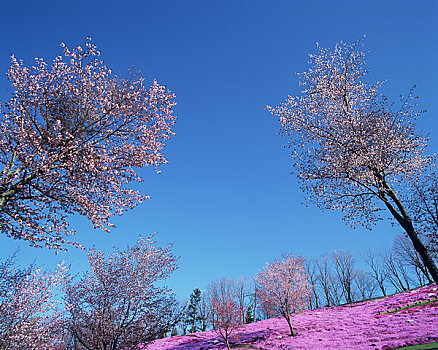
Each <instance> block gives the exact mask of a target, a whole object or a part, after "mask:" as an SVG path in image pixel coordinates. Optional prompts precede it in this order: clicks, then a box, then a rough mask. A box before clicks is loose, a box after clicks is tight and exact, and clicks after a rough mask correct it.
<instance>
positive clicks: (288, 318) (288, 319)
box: [285, 315, 297, 337]
mask: <svg viewBox="0 0 438 350" xmlns="http://www.w3.org/2000/svg"><path fill="white" fill-rule="evenodd" d="M285 319H286V321H287V324H288V326H289V330H290V335H291V336H292V337H295V336H296V335H297V333H295V331H294V329H293V327H292V322H291V321H290V315H288V316H287V317H285Z"/></svg>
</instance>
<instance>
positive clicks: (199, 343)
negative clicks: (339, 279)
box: [144, 284, 438, 350]
mask: <svg viewBox="0 0 438 350" xmlns="http://www.w3.org/2000/svg"><path fill="white" fill-rule="evenodd" d="M436 297H438V288H437V286H436V284H431V285H427V286H424V287H420V288H417V289H414V290H411V291H408V292H405V293H401V294H397V295H393V296H389V297H386V298H383V299H376V300H371V301H365V302H360V303H356V304H350V305H342V306H336V307H330V308H328V307H327V308H321V309H317V310H310V311H306V312H303V313H300V314H297V315H295V316H293V317H292V324H293V326H294V328H295V329H296V331H297V333H298V336H296V337H289V336H288V331H289V329H288V325H287V323H286V321H285V320H284V319H282V318H272V319H269V320H264V321H260V322H255V323H251V324H248V325H245V326H243V327H242V328H241V329H240V330H239V331H237V332H236V334H235V336H234V339H232V341H231V344H248V345H252V346H253V347H254V348H258V349H263V350H285V349H315V350H317V349H330V350H336V349H342V350H346V349H358V350H365V349H370V350H371V349H376V350H384V349H393V348H397V347H401V346H406V345H414V344H424V343H428V342H432V341H438V302H433V303H430V304H427V305H418V306H414V307H411V308H408V309H404V310H400V311H397V312H394V313H386V314H380V313H381V312H383V311H389V310H393V309H395V308H398V307H403V306H406V305H409V304H413V303H415V302H418V301H426V300H429V299H433V298H436ZM224 348H225V346H224V345H223V343H222V342H220V341H219V338H217V335H216V334H215V333H214V332H212V331H208V332H202V333H195V334H189V335H185V336H175V337H171V338H165V339H160V340H156V341H154V342H153V343H152V344H150V345H149V346H148V347H147V349H148V350H183V349H187V350H195V349H199V350H217V349H224ZM144 349H146V348H144Z"/></svg>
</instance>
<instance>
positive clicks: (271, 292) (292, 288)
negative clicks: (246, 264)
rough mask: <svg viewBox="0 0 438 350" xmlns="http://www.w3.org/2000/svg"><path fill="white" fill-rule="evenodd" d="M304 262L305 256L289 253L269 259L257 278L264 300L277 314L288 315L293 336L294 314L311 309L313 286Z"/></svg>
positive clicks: (259, 293) (261, 297)
mask: <svg viewBox="0 0 438 350" xmlns="http://www.w3.org/2000/svg"><path fill="white" fill-rule="evenodd" d="M303 264H304V259H303V258H302V257H300V256H298V257H296V258H295V257H293V256H291V255H285V256H284V257H283V259H282V260H276V261H274V262H272V263H271V264H269V263H267V264H266V266H265V267H264V268H263V269H262V270H261V271H260V272H259V274H258V275H257V277H256V278H255V280H256V282H257V284H258V286H257V293H258V295H259V298H260V299H261V300H262V303H265V304H268V305H269V308H270V309H271V310H273V311H274V312H275V315H277V316H283V317H284V318H285V319H286V321H287V323H288V325H289V328H290V334H291V335H292V336H295V335H296V333H295V331H294V330H293V327H292V324H291V320H290V318H291V315H292V314H294V313H298V312H301V311H303V310H305V309H307V307H308V303H309V300H310V292H311V288H312V286H310V285H309V283H308V276H307V274H306V273H305V269H304V266H303Z"/></svg>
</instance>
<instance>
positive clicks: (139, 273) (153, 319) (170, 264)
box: [65, 236, 179, 350]
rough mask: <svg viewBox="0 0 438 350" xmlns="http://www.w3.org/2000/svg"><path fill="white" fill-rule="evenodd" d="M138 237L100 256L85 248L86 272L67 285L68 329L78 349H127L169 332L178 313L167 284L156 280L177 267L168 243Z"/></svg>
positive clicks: (166, 275) (176, 319)
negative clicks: (89, 268) (110, 252)
mask: <svg viewBox="0 0 438 350" xmlns="http://www.w3.org/2000/svg"><path fill="white" fill-rule="evenodd" d="M155 243H156V242H153V241H152V236H150V237H149V238H147V239H144V238H140V239H139V240H138V242H137V243H136V244H135V245H134V246H132V247H129V246H128V247H127V248H126V249H125V250H122V251H120V250H118V249H116V248H114V252H113V253H112V254H111V255H110V256H108V257H107V258H106V257H105V254H104V253H103V252H100V251H98V250H96V249H95V248H93V249H92V250H90V251H89V252H88V260H89V262H90V266H91V271H90V272H88V273H86V274H85V275H84V276H83V277H82V278H80V279H79V280H78V281H71V282H70V283H69V285H68V287H67V289H66V300H65V302H66V305H67V310H68V313H69V319H70V332H71V333H72V335H73V336H74V338H75V341H76V342H77V343H78V344H80V348H85V349H94V350H116V349H120V348H125V349H132V348H134V347H135V346H136V345H137V344H139V343H143V342H148V341H151V340H153V339H156V338H157V336H159V335H161V334H163V333H165V332H167V331H170V330H171V329H172V328H173V326H174V324H175V323H177V322H178V320H179V317H178V316H179V315H175V314H174V313H175V310H178V309H179V307H177V305H176V302H175V300H174V298H173V297H172V296H171V295H169V290H168V289H167V288H166V287H157V286H156V285H155V284H156V283H157V282H159V281H162V280H164V279H166V278H167V277H168V276H169V275H170V273H172V272H173V271H174V270H175V269H176V268H177V258H176V257H175V256H174V255H173V254H172V253H171V251H170V246H168V247H167V248H159V247H156V246H155Z"/></svg>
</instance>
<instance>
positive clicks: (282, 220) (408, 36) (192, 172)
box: [0, 0, 438, 298]
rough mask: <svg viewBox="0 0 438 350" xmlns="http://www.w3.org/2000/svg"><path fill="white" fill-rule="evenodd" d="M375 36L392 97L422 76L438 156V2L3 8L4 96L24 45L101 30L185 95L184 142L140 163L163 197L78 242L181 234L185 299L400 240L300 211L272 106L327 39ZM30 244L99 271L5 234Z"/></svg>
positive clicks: (180, 111)
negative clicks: (218, 285) (157, 166)
mask: <svg viewBox="0 0 438 350" xmlns="http://www.w3.org/2000/svg"><path fill="white" fill-rule="evenodd" d="M363 35H366V37H367V39H366V44H367V49H368V50H370V54H369V56H368V63H369V68H370V69H371V70H372V72H373V73H372V78H373V79H376V80H384V79H387V81H388V82H387V84H386V88H385V89H386V90H385V91H386V92H387V94H388V95H389V96H391V97H398V95H400V94H406V93H407V92H408V91H409V88H410V87H411V86H412V85H414V84H416V85H417V94H418V95H419V96H420V98H421V99H420V103H421V107H422V108H424V109H426V110H427V111H428V112H427V113H426V114H425V115H423V117H422V119H421V121H420V128H421V129H422V130H423V131H425V132H428V133H430V138H431V143H430V145H431V147H430V152H436V151H438V121H437V115H438V79H437V78H438V68H437V67H438V65H437V62H438V2H437V1H432V0H431V1H416V2H413V1H400V0H398V1H381V0H378V1H292V0H289V1H276V0H271V1H268V0H266V1H256V0H248V1H242V0H231V1H210V0H199V1H192V0H174V1H149V0H141V1H124V2H123V5H122V2H121V1H90V0H88V1H82V0H75V1H44V0H43V1H27V0H26V1H15V2H13V1H4V2H3V3H2V5H1V11H0V72H1V78H0V100H3V101H4V100H6V99H7V97H8V94H9V92H10V91H11V90H10V87H9V84H8V82H7V80H6V78H5V76H4V73H5V72H6V71H7V69H8V67H9V62H10V61H9V55H10V54H11V53H14V54H15V55H16V56H17V57H19V58H22V59H24V60H25V62H26V63H27V64H28V65H31V64H32V63H33V58H34V57H42V58H45V59H46V60H51V59H52V58H53V57H54V56H55V55H58V54H60V53H61V48H60V47H59V43H60V42H61V41H63V42H65V43H66V44H67V45H69V46H76V45H79V44H81V43H83V41H84V40H85V37H86V36H91V37H92V38H93V41H94V42H95V43H96V44H97V45H98V48H99V49H100V50H101V51H102V53H103V54H102V58H103V59H104V61H105V62H106V63H107V65H109V66H110V67H111V68H113V70H114V71H115V72H116V73H118V74H121V75H123V74H125V73H126V72H127V69H128V67H129V66H130V65H131V64H134V65H135V66H137V67H138V68H139V69H140V70H141V71H142V73H143V75H144V76H145V77H146V80H147V81H152V79H153V78H157V79H158V81H159V82H160V83H163V84H166V85H167V86H168V87H169V88H170V89H171V90H173V91H174V92H175V93H176V94H177V101H178V106H177V107H176V109H175V114H176V115H177V116H178V118H179V119H178V123H177V125H176V128H175V131H176V136H175V137H174V138H173V139H172V140H171V141H170V142H169V143H168V146H167V149H166V150H165V154H166V155H167V157H168V160H169V162H170V164H169V165H166V166H163V167H162V169H161V170H162V174H161V175H157V174H155V173H154V172H153V171H151V169H145V170H142V171H140V174H141V175H143V176H144V179H145V183H143V184H142V185H141V190H142V192H143V193H145V194H149V195H151V196H152V199H150V200H148V201H147V202H145V203H144V204H142V205H140V206H138V207H137V208H136V209H134V210H132V211H130V212H128V213H127V214H125V215H124V216H122V217H120V218H116V219H115V220H114V223H115V224H116V225H117V228H116V229H114V230H113V231H112V232H111V233H110V234H106V233H104V232H101V231H97V230H93V229H92V227H91V225H90V224H89V223H88V222H86V221H85V220H82V219H80V218H76V217H75V218H74V220H72V221H71V223H72V226H74V227H75V228H76V229H77V231H78V233H77V235H76V239H77V240H78V241H80V242H81V243H84V244H85V245H87V246H91V245H92V244H95V245H96V246H97V247H98V248H99V249H102V250H109V249H110V247H112V246H114V245H117V246H125V245H126V244H133V243H134V242H135V241H136V238H137V237H138V234H140V233H141V234H144V235H147V234H148V233H152V232H157V233H158V235H157V238H158V240H159V242H160V243H161V244H165V243H169V242H173V243H174V252H175V254H177V255H179V256H181V260H180V269H179V270H178V271H176V272H175V273H174V275H173V277H172V278H171V279H170V280H169V286H170V287H171V288H173V289H174V291H175V292H176V293H177V295H178V297H180V298H182V297H185V296H187V295H188V294H189V293H190V292H191V291H192V290H193V289H194V288H196V287H199V288H201V289H202V288H204V287H205V285H206V284H207V283H208V282H209V281H210V280H211V279H215V278H219V277H221V276H229V277H236V276H239V275H247V276H252V275H254V274H255V273H256V272H257V271H258V270H259V269H260V268H261V267H262V266H263V265H264V263H265V262H266V261H267V260H272V259H273V258H275V257H278V256H280V255H281V253H282V252H293V253H300V254H302V255H304V256H306V257H314V256H318V255H320V254H322V253H325V252H330V251H332V250H334V249H339V248H344V249H349V250H351V251H353V252H354V253H355V254H357V256H359V254H360V253H361V252H363V251H364V250H365V249H367V248H375V247H379V246H382V245H386V244H389V243H390V242H391V241H392V239H393V237H394V236H395V234H396V233H398V232H400V230H399V229H398V228H397V229H394V228H391V225H390V224H389V222H387V221H385V222H384V223H382V224H380V225H379V226H377V227H376V228H375V229H374V230H373V231H372V232H369V231H366V230H363V229H356V230H352V229H351V228H350V227H348V226H346V225H344V223H343V222H342V221H341V219H340V215H339V213H336V212H326V213H322V212H320V211H319V210H318V209H317V208H315V207H305V206H304V205H301V202H302V193H301V192H300V190H299V188H298V186H297V181H296V178H295V176H294V175H290V171H291V161H290V155H289V153H288V151H287V150H285V149H284V148H283V144H284V140H283V139H282V138H281V137H279V136H276V133H277V131H278V129H279V124H278V122H277V121H276V120H275V118H273V117H272V116H271V115H270V114H269V113H268V112H267V111H266V110H265V109H264V107H265V105H266V104H270V105H276V104H279V103H280V102H281V101H283V100H284V99H285V98H286V96H287V94H293V95H295V94H297V93H298V91H299V89H298V86H297V78H296V76H295V75H294V73H295V72H301V71H304V70H306V68H307V61H308V56H307V54H308V53H310V52H314V51H315V43H316V42H319V44H320V45H321V46H323V47H327V46H328V47H333V46H334V44H335V43H336V42H339V41H341V40H343V41H348V42H352V41H355V40H357V39H359V38H361V37H362V36H363ZM18 245H20V246H21V248H22V249H21V254H20V256H19V258H20V263H22V264H26V263H29V262H31V261H33V260H34V259H36V260H37V263H38V264H41V265H45V266H46V267H47V268H51V266H53V265H54V264H55V262H56V261H58V260H60V259H64V258H67V256H68V258H69V260H70V261H71V262H72V268H73V270H74V271H81V270H84V269H86V268H87V262H86V256H85V253H84V252H83V251H78V250H74V249H73V248H72V249H70V251H69V252H68V254H61V255H59V256H58V257H55V256H54V255H53V253H52V252H51V251H48V250H37V249H35V248H28V247H27V246H26V243H25V242H19V241H13V240H11V239H9V238H7V237H5V236H2V237H0V256H1V257H6V256H7V255H8V254H9V253H10V252H11V251H13V250H14V249H15V248H16V247H17V246H18Z"/></svg>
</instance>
